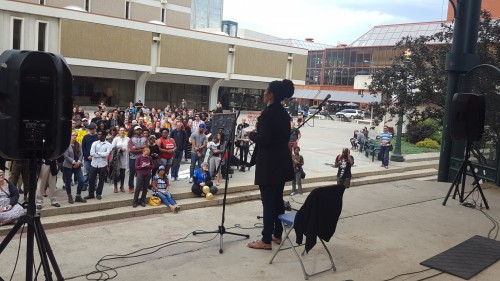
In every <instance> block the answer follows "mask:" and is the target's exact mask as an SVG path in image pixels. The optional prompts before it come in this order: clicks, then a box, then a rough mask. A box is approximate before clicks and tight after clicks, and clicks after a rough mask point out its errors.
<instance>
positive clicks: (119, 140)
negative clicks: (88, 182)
mask: <svg viewBox="0 0 500 281" xmlns="http://www.w3.org/2000/svg"><path fill="white" fill-rule="evenodd" d="M129 142H130V138H129V137H127V136H125V128H124V127H120V129H119V130H118V136H116V137H115V138H114V139H113V142H112V144H111V146H112V147H113V148H114V147H116V148H117V149H118V153H119V155H120V157H119V158H118V162H119V165H120V175H118V176H117V177H115V178H114V184H115V193H117V192H118V182H120V191H121V192H125V188H124V187H123V184H124V183H125V171H126V170H127V167H128V165H129V157H128V143H129Z"/></svg>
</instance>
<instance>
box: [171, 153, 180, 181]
mask: <svg viewBox="0 0 500 281" xmlns="http://www.w3.org/2000/svg"><path fill="white" fill-rule="evenodd" d="M182 152H183V151H182V150H181V149H177V150H176V151H175V152H174V160H173V163H172V169H171V170H170V172H171V176H172V178H178V177H179V168H180V166H181V161H182Z"/></svg>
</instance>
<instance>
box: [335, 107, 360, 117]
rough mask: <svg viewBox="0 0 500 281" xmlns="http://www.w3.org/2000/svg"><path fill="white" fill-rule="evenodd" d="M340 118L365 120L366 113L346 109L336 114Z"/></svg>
mask: <svg viewBox="0 0 500 281" xmlns="http://www.w3.org/2000/svg"><path fill="white" fill-rule="evenodd" d="M335 116H337V117H338V118H343V117H346V118H349V119H363V118H365V113H364V112H363V111H362V110H359V109H344V110H342V111H339V112H337V113H335Z"/></svg>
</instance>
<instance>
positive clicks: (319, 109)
mask: <svg viewBox="0 0 500 281" xmlns="http://www.w3.org/2000/svg"><path fill="white" fill-rule="evenodd" d="M331 97H332V95H330V94H328V95H326V98H325V99H324V100H323V101H322V102H321V103H320V104H319V105H318V111H321V108H322V107H323V105H324V104H325V103H326V101H328V99H329V98H331Z"/></svg>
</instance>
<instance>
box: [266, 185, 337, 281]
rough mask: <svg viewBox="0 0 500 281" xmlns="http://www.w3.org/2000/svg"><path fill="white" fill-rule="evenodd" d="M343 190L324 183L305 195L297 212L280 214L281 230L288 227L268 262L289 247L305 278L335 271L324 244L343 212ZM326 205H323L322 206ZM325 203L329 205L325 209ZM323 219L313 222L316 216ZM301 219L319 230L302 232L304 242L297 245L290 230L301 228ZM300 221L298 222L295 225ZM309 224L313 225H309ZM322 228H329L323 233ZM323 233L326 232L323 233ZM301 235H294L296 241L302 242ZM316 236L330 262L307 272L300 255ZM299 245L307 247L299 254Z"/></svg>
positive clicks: (313, 242) (330, 256)
mask: <svg viewBox="0 0 500 281" xmlns="http://www.w3.org/2000/svg"><path fill="white" fill-rule="evenodd" d="M344 190H345V187H344V186H343V185H333V186H326V187H320V188H317V189H315V190H313V191H312V192H311V194H309V196H308V197H307V199H306V201H305V202H304V205H302V207H301V208H300V210H299V211H298V212H295V211H293V212H289V213H286V214H282V215H279V219H280V220H281V222H282V224H283V229H286V227H288V230H286V231H285V236H284V237H283V239H282V242H281V244H280V245H279V247H278V249H277V250H276V252H275V253H274V255H273V257H272V258H271V260H270V261H269V263H270V264H272V263H273V260H274V258H275V257H276V256H277V255H278V252H280V251H284V250H289V249H292V250H293V252H294V253H295V256H296V257H297V259H298V260H299V262H300V265H301V267H302V271H303V273H304V279H305V280H308V279H309V277H311V276H314V275H317V274H320V273H324V272H327V271H330V270H332V271H336V270H337V269H336V267H335V263H334V262H333V258H332V255H331V253H330V251H329V250H328V248H327V247H326V244H325V241H326V242H328V241H329V240H330V238H331V237H332V236H333V234H334V233H335V229H336V226H337V222H338V220H339V217H340V213H341V212H342V198H343V195H344ZM324 204H326V205H324ZM325 206H328V207H327V208H325ZM299 216H300V217H301V219H300V220H302V221H299V220H297V221H296V218H297V217H299ZM325 216H326V220H321V221H316V220H315V218H321V217H325ZM301 222H306V224H307V225H308V227H312V228H314V227H316V229H319V231H318V232H319V233H317V235H314V237H313V234H312V233H308V234H309V235H308V234H307V233H305V235H306V236H307V239H306V243H305V244H302V245H297V244H296V243H294V242H293V241H292V240H291V239H290V232H292V230H293V229H295V230H296V232H297V229H296V227H303V225H302V223H301ZM296 223H297V224H299V225H296ZM311 224H312V225H311ZM325 227H326V228H327V229H328V231H326V232H328V234H326V233H325V231H324V229H325ZM325 234H326V235H325ZM299 235H300V239H299V237H298V236H297V240H299V241H300V242H301V241H302V234H299ZM316 238H319V240H320V242H321V244H322V245H323V247H324V248H325V250H326V252H327V254H328V257H329V258H330V262H331V265H330V267H329V268H327V269H325V270H322V271H318V272H315V273H308V272H307V271H306V268H305V266H304V262H303V260H302V258H301V256H304V254H305V253H306V250H310V249H308V247H309V248H312V247H313V246H314V244H315V243H316V242H315V241H316ZM285 241H288V242H289V243H290V245H291V246H290V247H286V248H282V247H283V245H284V244H285ZM310 242H312V243H311V244H312V246H311V245H308V244H309V243H310ZM299 246H306V247H305V248H304V250H303V251H302V254H301V255H299V253H298V252H297V249H296V248H297V247H299Z"/></svg>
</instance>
